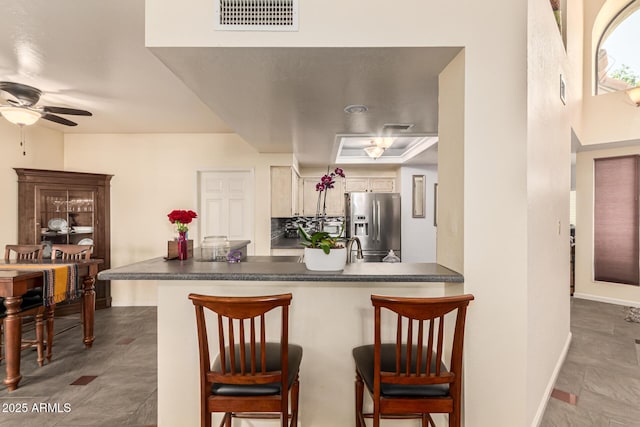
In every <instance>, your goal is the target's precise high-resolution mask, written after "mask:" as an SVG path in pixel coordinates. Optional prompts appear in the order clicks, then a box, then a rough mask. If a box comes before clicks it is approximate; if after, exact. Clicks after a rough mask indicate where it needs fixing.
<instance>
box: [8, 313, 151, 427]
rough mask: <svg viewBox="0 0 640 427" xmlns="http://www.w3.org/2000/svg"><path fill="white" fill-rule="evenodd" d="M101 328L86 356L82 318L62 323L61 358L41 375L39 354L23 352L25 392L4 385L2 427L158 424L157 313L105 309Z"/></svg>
mask: <svg viewBox="0 0 640 427" xmlns="http://www.w3.org/2000/svg"><path fill="white" fill-rule="evenodd" d="M95 328H96V330H95V336H96V337H97V338H96V341H95V343H94V345H93V348H91V349H90V350H85V349H84V345H83V344H82V328H81V326H80V317H79V315H78V316H67V317H63V318H57V319H56V323H55V330H56V336H55V338H54V345H53V358H52V360H51V363H50V364H47V363H45V365H44V366H43V367H41V368H38V366H37V361H36V359H37V356H36V352H35V350H24V351H23V353H22V359H21V360H22V367H21V371H22V376H23V378H22V381H21V382H20V387H19V388H18V389H17V390H16V391H14V392H11V393H9V392H8V391H7V390H6V388H5V386H4V384H1V385H0V426H1V427H4V426H20V427H22V426H25V427H27V426H41V427H49V426H51V427H53V426H55V427H75V426H105V427H107V426H109V427H115V426H118V427H120V426H123V427H124V426H131V427H133V426H136V427H137V426H152V425H155V424H156V422H157V421H156V418H157V362H156V353H157V343H156V341H157V340H156V309H155V307H126V308H125V307H113V308H110V309H107V310H98V311H96V321H95ZM32 333H33V331H25V335H27V334H32ZM4 368H5V366H4V363H2V364H0V370H1V371H2V374H1V375H2V377H4ZM18 411H22V412H18Z"/></svg>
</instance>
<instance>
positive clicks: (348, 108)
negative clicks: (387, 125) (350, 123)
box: [344, 104, 369, 114]
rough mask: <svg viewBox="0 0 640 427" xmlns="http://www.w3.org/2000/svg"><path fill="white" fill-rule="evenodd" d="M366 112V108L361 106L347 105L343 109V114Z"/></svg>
mask: <svg viewBox="0 0 640 427" xmlns="http://www.w3.org/2000/svg"><path fill="white" fill-rule="evenodd" d="M368 110H369V109H368V108H367V106H366V105H362V104H354V105H347V106H346V107H344V112H345V113H349V114H353V113H366V112H367V111H368Z"/></svg>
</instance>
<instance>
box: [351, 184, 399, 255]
mask: <svg viewBox="0 0 640 427" xmlns="http://www.w3.org/2000/svg"><path fill="white" fill-rule="evenodd" d="M345 212H346V228H347V230H346V231H347V237H354V236H356V237H358V238H359V239H360V242H361V243H362V250H363V251H365V252H369V251H375V252H377V253H378V254H383V255H382V257H380V259H379V260H377V259H376V260H377V261H381V260H382V258H383V257H384V256H385V255H386V254H387V253H388V252H389V251H390V250H393V251H394V252H395V253H396V255H398V256H401V255H400V223H401V220H400V218H401V217H400V194H398V193H355V192H354V193H348V194H346V195H345ZM378 254H375V255H373V254H372V256H371V257H370V258H371V259H372V260H373V259H374V258H378ZM366 260H367V257H365V261H366Z"/></svg>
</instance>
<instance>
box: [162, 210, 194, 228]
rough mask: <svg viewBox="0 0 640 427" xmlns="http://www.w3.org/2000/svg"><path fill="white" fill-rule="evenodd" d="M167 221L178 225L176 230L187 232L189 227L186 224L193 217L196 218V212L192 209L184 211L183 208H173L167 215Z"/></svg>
mask: <svg viewBox="0 0 640 427" xmlns="http://www.w3.org/2000/svg"><path fill="white" fill-rule="evenodd" d="M167 216H168V217H169V221H170V222H171V224H176V226H177V227H178V232H182V233H184V232H187V231H189V228H188V227H187V224H190V223H191V221H193V219H194V218H198V214H197V213H195V212H194V211H190V210H189V211H185V210H177V209H176V210H173V211H171V212H170V213H169V214H168V215H167Z"/></svg>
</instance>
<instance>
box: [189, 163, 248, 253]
mask: <svg viewBox="0 0 640 427" xmlns="http://www.w3.org/2000/svg"><path fill="white" fill-rule="evenodd" d="M199 175H200V177H199V188H200V212H201V218H200V224H201V231H200V233H201V236H200V241H202V239H203V238H204V236H227V238H228V239H229V240H251V244H250V245H249V246H248V247H247V254H248V255H253V254H254V247H255V245H254V244H253V241H254V236H253V209H254V200H255V197H254V179H253V171H249V170H241V171H211V172H200V173H199Z"/></svg>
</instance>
